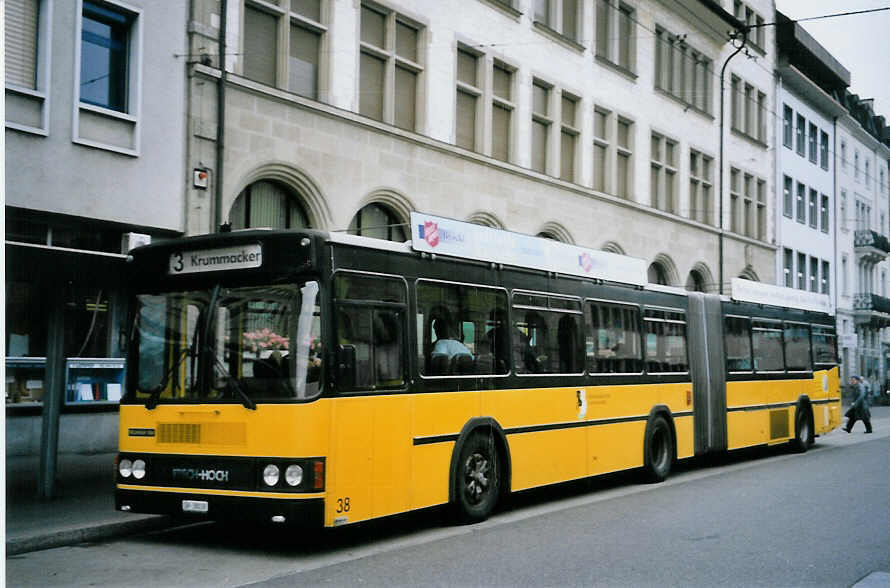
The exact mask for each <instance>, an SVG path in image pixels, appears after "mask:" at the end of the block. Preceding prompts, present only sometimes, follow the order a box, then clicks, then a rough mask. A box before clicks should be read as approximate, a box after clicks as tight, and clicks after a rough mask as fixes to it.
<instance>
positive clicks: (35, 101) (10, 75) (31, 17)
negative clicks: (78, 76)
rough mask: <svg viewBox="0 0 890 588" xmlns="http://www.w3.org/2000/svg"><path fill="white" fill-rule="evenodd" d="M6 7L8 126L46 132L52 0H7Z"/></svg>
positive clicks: (5, 41)
mask: <svg viewBox="0 0 890 588" xmlns="http://www.w3.org/2000/svg"><path fill="white" fill-rule="evenodd" d="M3 10H4V18H5V21H6V22H5V27H4V50H5V80H4V81H5V87H6V121H5V122H6V127H7V128H10V129H16V130H19V131H25V132H28V133H33V134H38V135H44V136H46V135H47V134H48V133H49V92H48V88H49V74H50V67H49V65H50V52H49V47H50V44H51V43H50V31H51V26H50V25H51V19H50V18H49V15H50V14H51V12H52V0H6V1H5V3H4V4H3Z"/></svg>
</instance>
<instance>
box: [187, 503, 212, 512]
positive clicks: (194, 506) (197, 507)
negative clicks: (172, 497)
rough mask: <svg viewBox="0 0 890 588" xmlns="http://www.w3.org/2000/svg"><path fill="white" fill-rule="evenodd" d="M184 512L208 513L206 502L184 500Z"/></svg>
mask: <svg viewBox="0 0 890 588" xmlns="http://www.w3.org/2000/svg"><path fill="white" fill-rule="evenodd" d="M182 512H207V501H206V500H183V501H182Z"/></svg>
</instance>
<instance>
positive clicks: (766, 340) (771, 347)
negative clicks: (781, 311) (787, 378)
mask: <svg viewBox="0 0 890 588" xmlns="http://www.w3.org/2000/svg"><path fill="white" fill-rule="evenodd" d="M751 340H752V344H753V351H754V353H753V355H754V371H757V372H783V371H785V360H784V355H785V354H784V350H783V344H782V325H781V323H779V322H778V321H775V322H773V321H754V323H753V325H752V329H751Z"/></svg>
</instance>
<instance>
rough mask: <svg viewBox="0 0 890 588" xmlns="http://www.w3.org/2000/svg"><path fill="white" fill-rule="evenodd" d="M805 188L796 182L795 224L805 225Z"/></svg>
mask: <svg viewBox="0 0 890 588" xmlns="http://www.w3.org/2000/svg"><path fill="white" fill-rule="evenodd" d="M806 200H807V187H806V186H804V185H803V184H801V183H800V182H797V222H799V223H800V224H802V225H803V224H806V222H807V202H806Z"/></svg>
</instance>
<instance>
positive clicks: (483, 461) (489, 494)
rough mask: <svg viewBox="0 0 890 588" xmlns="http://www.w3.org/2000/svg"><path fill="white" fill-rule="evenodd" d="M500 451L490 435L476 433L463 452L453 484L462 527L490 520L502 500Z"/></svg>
mask: <svg viewBox="0 0 890 588" xmlns="http://www.w3.org/2000/svg"><path fill="white" fill-rule="evenodd" d="M499 467H500V466H499V464H498V450H497V447H496V446H495V443H494V438H493V437H492V436H491V435H486V434H484V433H482V432H481V431H476V432H474V433H472V434H471V435H470V437H469V438H468V439H467V440H466V442H465V443H464V445H463V447H462V448H461V450H460V459H459V461H458V464H457V471H456V472H455V480H454V505H453V506H454V509H455V515H456V518H457V520H458V521H459V522H461V523H476V522H479V521H484V520H485V519H487V518H488V516H489V515H490V514H491V512H492V511H493V510H494V507H495V505H496V504H497V501H498V497H499V496H500V483H501V479H500V475H501V474H500V471H499Z"/></svg>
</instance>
